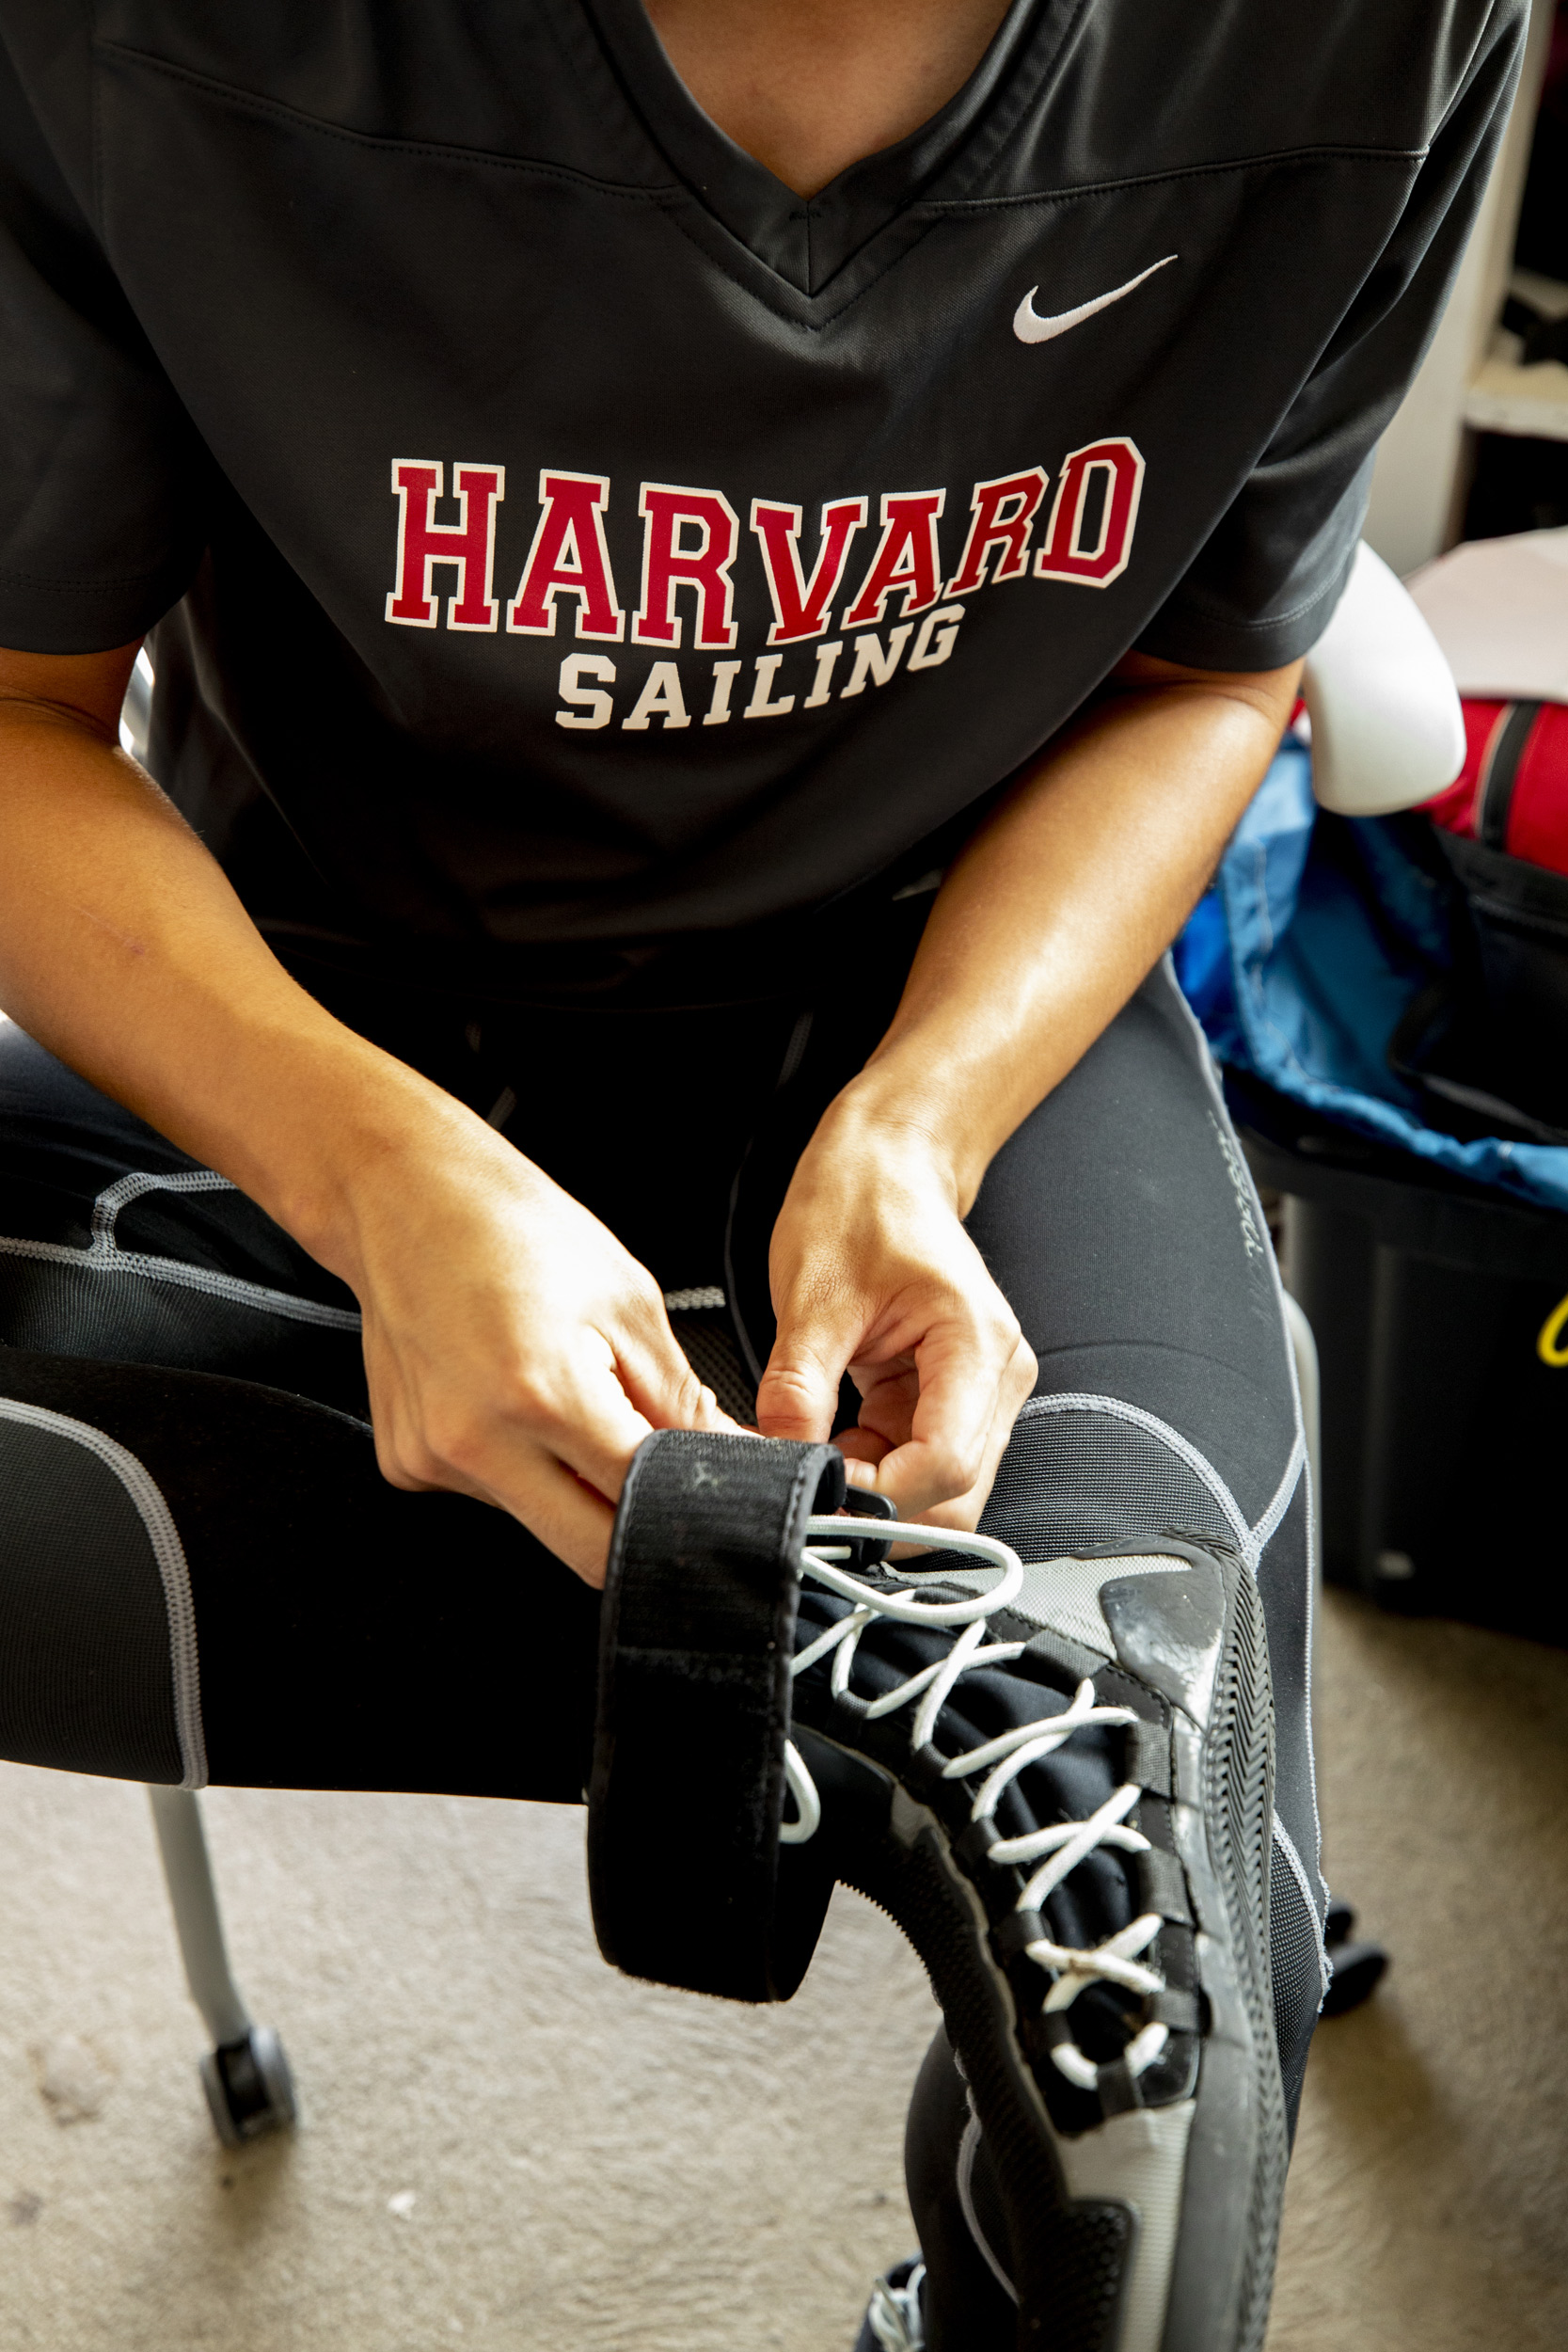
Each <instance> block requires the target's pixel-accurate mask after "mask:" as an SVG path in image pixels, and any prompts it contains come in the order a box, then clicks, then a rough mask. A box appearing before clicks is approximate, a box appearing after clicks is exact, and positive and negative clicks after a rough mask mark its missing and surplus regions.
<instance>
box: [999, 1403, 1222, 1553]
mask: <svg viewBox="0 0 1568 2352" xmlns="http://www.w3.org/2000/svg"><path fill="white" fill-rule="evenodd" d="M1040 1413H1105V1414H1108V1415H1109V1416H1110V1418H1111V1419H1112V1420H1113V1421H1128V1422H1132V1424H1133V1426H1134V1427H1135V1428H1138V1429H1147V1430H1148V1433H1149V1435H1150V1437H1154V1438H1160V1439H1161V1441H1162V1443H1164V1444H1165V1445H1168V1446H1169V1448H1170V1450H1171V1452H1172V1453H1173V1454H1178V1455H1180V1459H1181V1460H1182V1461H1183V1462H1185V1463H1186V1465H1187V1468H1188V1469H1189V1470H1191V1471H1192V1472H1193V1474H1194V1476H1195V1477H1196V1478H1197V1479H1198V1480H1199V1481H1200V1482H1201V1483H1202V1485H1203V1486H1207V1487H1208V1489H1209V1492H1210V1493H1211V1495H1212V1497H1213V1499H1214V1501H1215V1502H1217V1503H1218V1504H1219V1506H1220V1509H1221V1511H1222V1512H1223V1513H1224V1514H1225V1517H1226V1518H1227V1521H1228V1523H1229V1526H1230V1531H1231V1533H1232V1534H1233V1535H1234V1536H1235V1538H1236V1544H1237V1549H1239V1550H1240V1552H1241V1554H1242V1557H1243V1559H1244V1560H1245V1562H1246V1564H1247V1566H1248V1567H1249V1568H1251V1569H1252V1570H1253V1571H1254V1572H1255V1573H1256V1571H1257V1566H1258V1553H1257V1548H1256V1546H1255V1545H1254V1543H1253V1538H1252V1530H1251V1528H1250V1527H1248V1525H1247V1523H1246V1520H1245V1519H1244V1518H1243V1516H1242V1510H1241V1505H1240V1504H1239V1503H1238V1502H1237V1501H1236V1498H1235V1496H1234V1495H1233V1494H1232V1493H1231V1491H1230V1489H1229V1487H1228V1486H1227V1485H1226V1483H1225V1480H1224V1479H1223V1478H1222V1477H1221V1476H1220V1474H1219V1472H1218V1470H1216V1469H1215V1468H1214V1466H1213V1464H1212V1462H1211V1461H1210V1459H1209V1457H1208V1455H1207V1454H1200V1453H1199V1452H1198V1450H1197V1448H1196V1445H1194V1444H1192V1443H1191V1441H1190V1440H1189V1439H1188V1438H1184V1437H1183V1436H1182V1435H1181V1432H1180V1429H1173V1428H1172V1427H1171V1425H1170V1423H1169V1422H1168V1421H1162V1420H1161V1419H1160V1417H1159V1415H1158V1414H1157V1413H1148V1412H1145V1410H1144V1408H1143V1406H1141V1405H1129V1404H1128V1403H1127V1401H1126V1399H1125V1398H1124V1397H1119V1396H1095V1395H1091V1394H1088V1393H1083V1394H1073V1395H1069V1396H1032V1397H1031V1398H1030V1399H1029V1402H1028V1404H1027V1405H1025V1406H1024V1407H1023V1410H1022V1412H1021V1413H1020V1415H1019V1420H1020V1421H1030V1420H1033V1419H1034V1418H1035V1416H1036V1415H1037V1414H1040Z"/></svg>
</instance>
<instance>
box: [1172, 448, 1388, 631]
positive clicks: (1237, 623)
mask: <svg viewBox="0 0 1568 2352" xmlns="http://www.w3.org/2000/svg"><path fill="white" fill-rule="evenodd" d="M1262 462H1263V461H1262V460H1259V464H1261V463H1262ZM1354 555H1355V549H1354V548H1352V549H1351V551H1350V554H1349V555H1348V556H1347V557H1346V558H1345V561H1344V562H1343V563H1342V564H1340V566H1339V568H1338V571H1337V572H1336V573H1335V575H1334V577H1333V579H1332V580H1324V582H1323V586H1322V587H1321V588H1314V589H1313V591H1312V594H1311V595H1310V596H1305V597H1303V599H1302V601H1301V603H1300V604H1292V605H1291V608H1290V610H1289V611H1288V612H1270V613H1268V614H1266V615H1265V616H1264V617H1263V618H1262V619H1260V620H1251V621H1243V620H1238V619H1236V618H1235V617H1234V615H1233V614H1231V613H1230V612H1227V610H1226V608H1225V606H1224V605H1223V604H1221V603H1220V602H1219V601H1218V599H1217V598H1216V597H1212V596H1206V595H1205V594H1204V591H1203V590H1202V589H1201V588H1193V589H1182V588H1179V589H1178V590H1177V591H1176V593H1175V595H1174V596H1170V597H1169V598H1167V600H1166V602H1165V603H1164V604H1163V605H1162V606H1161V608H1160V617H1161V618H1164V614H1165V613H1166V612H1168V611H1169V610H1170V609H1171V607H1172V606H1175V607H1176V609H1177V610H1178V612H1191V613H1192V614H1193V615H1194V617H1195V618H1196V619H1198V620H1205V621H1218V622H1219V623H1220V625H1221V627H1222V628H1233V629H1239V630H1240V629H1246V630H1251V631H1253V632H1254V633H1256V634H1261V633H1262V632H1264V631H1266V630H1268V629H1271V628H1287V627H1288V626H1289V624H1290V623H1291V621H1301V620H1305V619H1306V617H1307V614H1308V613H1309V612H1315V611H1316V610H1317V608H1318V606H1319V605H1320V604H1322V603H1323V599H1324V598H1325V597H1326V596H1341V595H1343V593H1344V589H1345V584H1346V574H1347V573H1348V572H1349V569H1350V566H1351V564H1352V562H1353V561H1354Z"/></svg>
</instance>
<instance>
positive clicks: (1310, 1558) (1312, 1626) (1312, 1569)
mask: <svg viewBox="0 0 1568 2352" xmlns="http://www.w3.org/2000/svg"><path fill="white" fill-rule="evenodd" d="M1161 968H1162V970H1163V972H1164V977H1165V980H1166V982H1167V984H1168V986H1169V988H1170V992H1171V993H1172V995H1173V996H1174V997H1175V999H1176V1001H1177V1003H1178V1005H1179V1006H1180V1009H1181V1011H1182V1014H1183V1016H1184V1017H1185V1020H1186V1024H1187V1028H1188V1032H1189V1034H1190V1035H1191V1037H1192V1040H1193V1043H1194V1046H1195V1048H1196V1053H1197V1058H1198V1062H1199V1065H1200V1066H1201V1068H1202V1071H1203V1074H1204V1077H1205V1078H1206V1080H1207V1081H1208V1085H1209V1090H1210V1092H1211V1094H1212V1096H1213V1098H1214V1101H1215V1102H1216V1104H1218V1105H1219V1112H1220V1117H1221V1118H1222V1120H1224V1122H1225V1125H1226V1127H1227V1129H1228V1130H1229V1131H1230V1132H1231V1133H1232V1134H1234V1132H1235V1130H1234V1128H1233V1127H1231V1121H1230V1111H1229V1107H1228V1105H1227V1103H1226V1099H1225V1087H1224V1083H1223V1081H1222V1080H1221V1077H1220V1073H1219V1066H1218V1064H1217V1063H1216V1062H1215V1059H1214V1056H1213V1050H1212V1047H1211V1045H1210V1043H1209V1040H1208V1038H1207V1037H1206V1036H1205V1034H1204V1030H1203V1024H1202V1022H1201V1021H1199V1019H1198V1017H1197V1015H1196V1012H1195V1011H1194V1010H1193V1009H1192V1007H1191V1005H1189V1004H1188V1002H1187V999H1186V997H1185V996H1184V995H1183V994H1182V993H1181V985H1180V981H1179V980H1178V979H1177V977H1176V964H1175V961H1174V960H1173V958H1172V957H1171V955H1170V952H1169V950H1168V949H1167V950H1166V953H1165V956H1164V961H1163V963H1162V967H1161ZM1250 1180H1251V1171H1250V1170H1249V1171H1248V1181H1249V1182H1250ZM1254 1191H1255V1193H1256V1186H1255V1187H1254ZM1269 1265H1270V1271H1271V1273H1272V1275H1273V1278H1274V1291H1275V1302H1276V1304H1277V1306H1278V1308H1279V1326H1280V1339H1281V1342H1282V1343H1283V1345H1284V1349H1285V1364H1286V1369H1287V1371H1288V1372H1289V1374H1290V1379H1291V1405H1292V1406H1293V1407H1294V1411H1295V1418H1296V1437H1297V1442H1298V1443H1299V1444H1300V1445H1302V1446H1303V1447H1304V1448H1305V1446H1306V1443H1307V1419H1306V1414H1305V1412H1304V1411H1303V1408H1302V1401H1301V1383H1300V1381H1299V1380H1298V1379H1297V1378H1296V1351H1295V1349H1294V1347H1293V1346H1292V1345H1291V1333H1290V1327H1289V1325H1288V1323H1287V1321H1286V1315H1285V1285H1284V1283H1283V1281H1282V1280H1281V1279H1280V1273H1279V1261H1278V1260H1277V1259H1276V1258H1275V1254H1274V1251H1273V1250H1272V1249H1271V1250H1270V1251H1269ZM1269 1533H1270V1534H1273V1533H1274V1530H1273V1529H1272V1528H1271V1529H1270V1531H1269ZM1266 1540H1267V1539H1266V1538H1265V1541H1266ZM1319 1540H1320V1537H1319V1531H1318V1498H1317V1495H1316V1493H1315V1492H1314V1490H1313V1486H1312V1470H1311V1465H1310V1464H1308V1465H1307V1655H1306V1661H1305V1667H1304V1675H1305V1684H1306V1704H1307V1724H1308V1725H1310V1724H1311V1721H1312V1661H1313V1652H1314V1649H1315V1647H1316V1645H1317V1615H1318V1581H1319V1580H1318V1544H1319ZM1261 1549H1262V1546H1261V1545H1259V1552H1260V1551H1261ZM1307 1793H1308V1795H1309V1796H1310V1798H1311V1801H1312V1835H1313V1837H1314V1839H1315V1840H1316V1843H1317V1849H1318V1853H1319V1855H1320V1857H1321V1855H1322V1853H1323V1815H1322V1813H1321V1812H1320V1811H1319V1808H1318V1759H1317V1756H1316V1754H1315V1752H1314V1749H1313V1745H1312V1740H1311V1738H1310V1737H1308V1739H1307ZM1316 1869H1317V1878H1318V1884H1319V1885H1320V1886H1321V1887H1322V1889H1323V1900H1324V1902H1325V1903H1326V1902H1327V1900H1328V1882H1327V1880H1326V1879H1325V1878H1324V1877H1323V1864H1322V1861H1321V1859H1320V1860H1319V1861H1318V1863H1317V1865H1316ZM1311 1909H1312V1914H1313V1916H1314V1917H1316V1916H1317V1905H1316V1904H1313V1905H1312V1906H1311Z"/></svg>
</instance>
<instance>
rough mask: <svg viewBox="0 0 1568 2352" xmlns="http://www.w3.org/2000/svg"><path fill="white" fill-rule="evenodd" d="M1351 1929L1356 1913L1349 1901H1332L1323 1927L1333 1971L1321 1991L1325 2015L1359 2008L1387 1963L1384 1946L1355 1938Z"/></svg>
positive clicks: (1370, 1992) (1325, 1947)
mask: <svg viewBox="0 0 1568 2352" xmlns="http://www.w3.org/2000/svg"><path fill="white" fill-rule="evenodd" d="M1354 1929H1355V1914H1354V1911H1353V1910H1352V1909H1351V1907H1350V1905H1349V1903H1347V1902H1331V1903H1330V1904H1329V1906H1328V1917H1327V1920H1326V1921H1325V1923H1324V1927H1323V1947H1324V1949H1325V1950H1326V1952H1327V1954H1328V1961H1329V1966H1330V1967H1331V1969H1332V1970H1333V1972H1334V1973H1333V1975H1332V1976H1331V1978H1330V1979H1329V1985H1328V1991H1327V1993H1326V1994H1324V1995H1323V2015H1324V2016H1325V2017H1343V2016H1344V2014H1345V2012H1346V2010H1352V2009H1359V2008H1360V2006H1361V2004H1362V2002H1363V2001H1365V2000H1367V1999H1368V1998H1369V1997H1370V1994H1372V1993H1373V1992H1375V1990H1376V1988H1377V1986H1378V1984H1379V1983H1380V1982H1381V1980H1382V1979H1383V1977H1384V1975H1385V1973H1386V1969H1387V1966H1388V1955H1387V1953H1386V1951H1385V1950H1384V1948H1383V1946H1382V1945H1381V1944H1372V1943H1357V1942H1355V1941H1354Z"/></svg>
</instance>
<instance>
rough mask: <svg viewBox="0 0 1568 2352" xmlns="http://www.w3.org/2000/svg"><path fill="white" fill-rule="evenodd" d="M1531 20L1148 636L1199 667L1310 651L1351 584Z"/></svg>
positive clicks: (1261, 661) (1501, 9)
mask: <svg viewBox="0 0 1568 2352" xmlns="http://www.w3.org/2000/svg"><path fill="white" fill-rule="evenodd" d="M1527 21H1528V20H1527V16H1526V11H1525V9H1524V8H1523V7H1522V6H1521V5H1520V4H1519V0H1501V5H1499V6H1498V8H1497V9H1495V10H1494V12H1493V14H1492V16H1491V18H1490V19H1489V20H1488V23H1487V24H1486V27H1485V30H1484V32H1483V35H1482V38H1481V40H1480V41H1479V42H1478V44H1477V48H1476V50H1475V52H1474V54H1473V55H1472V56H1471V58H1470V59H1469V61H1468V65H1467V69H1466V71H1465V73H1464V74H1463V76H1462V78H1460V81H1459V87H1458V90H1457V94H1456V95H1455V96H1454V98H1453V100H1452V102H1451V103H1450V104H1449V108H1448V110H1447V112H1446V114H1445V115H1444V117H1443V119H1442V122H1441V124H1440V127H1439V129H1438V130H1437V132H1436V135H1434V137H1433V140H1432V143H1431V145H1430V147H1429V148H1428V151H1427V153H1426V158H1425V160H1424V162H1423V163H1422V165H1421V167H1420V169H1419V171H1418V173H1417V176H1416V179H1415V181H1414V183H1413V184H1412V187H1411V191H1410V196H1409V198H1408V199H1407V201H1406V204H1405V207H1404V210H1403V212H1402V215H1401V216H1400V220H1399V224H1398V226H1397V227H1396V229H1395V230H1394V232H1393V234H1392V236H1391V237H1390V238H1389V240H1388V242H1387V244H1386V246H1385V247H1384V249H1383V252H1382V253H1381V255H1380V256H1379V258H1378V261H1377V262H1376V264H1375V265H1374V267H1373V268H1372V270H1371V271H1370V274H1369V275H1368V277H1367V278H1366V279H1365V280H1364V281H1363V283H1362V285H1361V286H1360V288H1359V290H1358V291H1357V292H1356V294H1355V295H1354V300H1353V301H1352V302H1351V304H1350V307H1349V308H1348V310H1346V312H1345V314H1344V316H1343V317H1342V318H1341V320H1340V322H1339V325H1338V328H1337V330H1336V332H1335V334H1334V335H1333V337H1332V338H1331V339H1330V341H1329V342H1328V344H1327V345H1326V347H1325V348H1324V350H1323V353H1322V354H1321V356H1320V358H1319V359H1318V362H1317V365H1316V366H1315V367H1314V368H1313V370H1312V373H1310V375H1309V376H1308V377H1307V381H1306V383H1305V384H1304V385H1303V386H1302V388H1301V390H1300V391H1299V393H1298V394H1297V396H1296V398H1295V400H1294V401H1293V402H1292V404H1291V407H1290V409H1289V410H1288V412H1287V414H1286V415H1285V417H1284V418H1283V420H1282V421H1281V422H1280V424H1279V425H1278V427H1277V428H1276V430H1275V434H1274V436H1273V437H1272V439H1271V440H1270V442H1269V445H1268V447H1267V448H1266V449H1265V451H1264V452H1263V454H1262V456H1261V457H1260V458H1259V461H1258V464H1257V465H1256V466H1255V467H1254V469H1253V470H1252V472H1251V474H1250V475H1249V476H1248V478H1247V480H1246V482H1245V483H1244V484H1243V487H1242V489H1241V491H1240V492H1239V494H1238V495H1237V497H1236V498H1235V500H1234V501H1232V503H1231V505H1230V506H1229V507H1228V508H1227V511H1226V513H1225V514H1224V515H1223V516H1221V518H1220V520H1219V522H1218V523H1217V524H1216V526H1215V528H1214V530H1213V531H1212V533H1211V535H1210V537H1209V539H1208V540H1207V542H1206V543H1205V545H1204V547H1203V548H1202V549H1201V550H1200V552H1199V554H1198V556H1197V559H1196V562H1195V563H1194V564H1192V565H1191V567H1190V568H1189V570H1188V571H1187V573H1186V575H1185V577H1184V578H1183V579H1182V580H1181V581H1180V584H1179V586H1178V587H1177V589H1176V590H1175V592H1174V594H1173V595H1172V596H1169V597H1168V598H1167V599H1166V601H1165V603H1164V605H1163V606H1162V607H1161V609H1160V611H1159V612H1157V613H1156V614H1155V616H1154V618H1153V620H1152V621H1151V622H1150V623H1149V625H1148V628H1146V629H1145V630H1144V632H1143V634H1142V636H1141V637H1140V638H1139V640H1138V645H1139V648H1140V650H1141V651H1142V652H1144V653H1150V654H1156V655H1159V656H1161V657H1162V658H1163V659H1164V660H1167V661H1180V662H1186V663H1190V664H1191V665H1192V666H1193V667H1194V668H1196V669H1212V670H1271V669H1276V668H1279V667H1281V666H1283V664H1284V663H1286V662H1288V661H1293V660H1296V658H1297V657H1298V656H1299V655H1301V654H1304V653H1307V652H1309V651H1310V649H1311V648H1312V646H1313V645H1315V644H1317V642H1318V639H1319V638H1320V637H1321V636H1322V635H1323V630H1324V629H1325V628H1327V626H1328V623H1329V620H1330V619H1331V617H1332V615H1333V612H1334V608H1335V606H1336V605H1337V604H1338V600H1339V596H1340V593H1341V591H1342V590H1343V588H1344V585H1345V581H1346V580H1347V579H1348V577H1349V574H1350V566H1351V563H1352V560H1353V558H1354V554H1355V547H1356V541H1357V539H1358V537H1359V535H1360V530H1361V522H1362V518H1363V516H1365V513H1366V508H1367V494H1368V489H1369V486H1370V479H1371V469H1372V460H1373V457H1374V456H1375V454H1376V450H1377V443H1378V439H1379V437H1380V436H1381V435H1382V433H1383V432H1384V430H1385V428H1386V425H1387V424H1388V422H1389V421H1390V419H1391V418H1392V416H1393V414H1394V411H1395V409H1396V408H1397V407H1398V406H1399V405H1400V402H1401V401H1402V398H1403V397H1404V393H1405V390H1406V389H1407V387H1408V385H1409V383H1410V380H1411V378H1412V376H1413V375H1414V374H1415V373H1416V371H1417V369H1418V367H1419V365H1420V363H1421V360H1422V358H1423V357H1424V355H1425V352H1426V348H1427V345H1428V343H1429V342H1431V340H1432V337H1433V332H1434V330H1435V328H1436V326H1437V322H1438V320H1439V319H1440V318H1441V316H1442V313H1443V306H1444V304H1445V302H1446V301H1447V299H1448V296H1449V289H1450V288H1451V286H1452V284H1453V280H1454V277H1455V274H1456V273H1457V271H1458V268H1459V264H1460V261H1461V259H1462V257H1463V255H1464V251H1465V243H1466V241H1467V239H1468V237H1469V234H1470V230H1472V228H1473V227H1474V226H1475V219H1476V215H1477V213H1478V211H1479V210H1480V206H1481V198H1482V196H1483V195H1484V193H1485V189H1486V183H1487V179H1488V177H1489V175H1490V172H1491V168H1492V164H1493V161H1494V159H1495V157H1496V154H1497V146H1498V143H1499V141H1500V140H1501V137H1502V134H1503V128H1504V125H1505V124H1506V122H1507V119H1508V110H1509V106H1510V104H1511V103H1512V102H1513V90H1514V85H1515V82H1516V80H1517V77H1518V71H1519V61H1520V56H1521V55H1522V51H1523V45H1524V36H1525V29H1526V24H1527Z"/></svg>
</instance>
